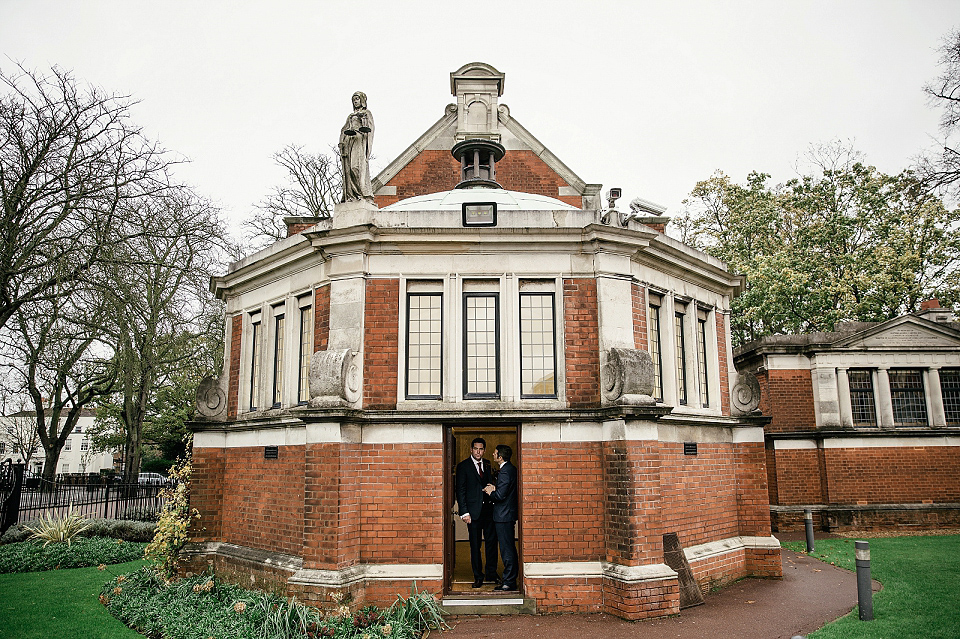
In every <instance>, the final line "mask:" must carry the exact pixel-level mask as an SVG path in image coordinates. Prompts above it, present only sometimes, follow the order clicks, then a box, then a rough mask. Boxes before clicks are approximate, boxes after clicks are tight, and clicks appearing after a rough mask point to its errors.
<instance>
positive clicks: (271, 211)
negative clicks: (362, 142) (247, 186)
mask: <svg viewBox="0 0 960 639" xmlns="http://www.w3.org/2000/svg"><path fill="white" fill-rule="evenodd" d="M273 160H274V162H276V163H277V164H278V165H279V166H281V167H283V168H284V169H285V170H286V181H285V182H284V183H283V184H282V185H280V186H277V187H275V188H274V190H273V192H272V193H271V194H270V195H268V196H267V197H266V198H264V199H263V200H262V201H261V202H260V203H259V204H257V206H256V211H255V212H254V213H253V215H252V216H251V217H250V218H249V219H248V220H246V221H245V222H244V223H243V227H244V229H245V231H246V234H247V237H248V241H249V242H250V244H251V246H252V247H253V248H262V247H264V246H267V245H269V244H272V243H273V242H276V241H278V240H282V239H283V238H285V237H287V225H286V223H285V222H284V218H286V217H306V218H324V217H330V216H332V215H333V205H334V204H335V203H336V202H339V201H340V194H341V191H342V180H343V178H342V176H341V175H340V163H339V161H337V160H335V158H334V157H333V156H331V155H326V154H323V153H316V154H314V153H306V152H304V150H303V148H302V147H300V146H297V145H294V144H290V145H288V146H286V147H284V148H283V150H281V151H278V152H277V153H275V154H274V155H273Z"/></svg>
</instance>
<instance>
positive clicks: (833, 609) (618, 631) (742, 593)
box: [433, 550, 879, 639]
mask: <svg viewBox="0 0 960 639" xmlns="http://www.w3.org/2000/svg"><path fill="white" fill-rule="evenodd" d="M878 588H879V584H878V583H877V582H874V590H877V589H878ZM856 605H857V577H856V575H855V574H854V573H852V572H848V571H846V570H841V569H840V568H836V567H835V566H831V565H830V564H825V563H823V562H821V561H818V560H816V559H811V558H810V557H807V556H806V555H804V554H801V553H795V552H790V551H788V550H784V551H783V580H772V579H744V580H742V581H739V582H737V583H735V584H733V585H731V586H728V587H726V588H723V589H722V590H720V591H719V592H716V593H713V594H710V595H707V597H706V603H705V604H704V605H702V606H696V607H694V608H686V609H684V610H682V611H681V613H680V614H679V615H678V616H676V617H670V618H666V619H652V620H647V621H639V622H629V621H623V620H622V619H618V618H617V617H614V616H612V615H604V614H592V615H517V616H497V617H473V616H470V617H467V616H464V617H460V618H458V619H457V620H456V625H455V627H454V629H453V630H451V631H448V632H444V633H442V634H441V635H437V634H436V633H433V636H439V637H440V638H441V639H442V638H444V637H449V638H450V639H461V638H464V639H466V638H469V639H484V638H488V637H489V638H490V639H494V638H495V639H505V638H511V639H586V638H587V637H604V639H665V638H667V637H678V638H680V639H708V638H709V639H715V638H716V637H737V638H738V639H780V638H783V639H790V637H793V636H795V635H806V634H807V633H810V632H813V631H814V630H816V629H817V628H820V627H821V626H823V625H824V624H826V623H828V622H830V621H833V620H834V619H837V618H838V617H841V616H843V615H845V614H847V613H848V612H850V611H851V610H852V609H853V608H854V607H855V606H856Z"/></svg>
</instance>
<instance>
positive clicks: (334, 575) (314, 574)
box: [287, 564, 443, 588]
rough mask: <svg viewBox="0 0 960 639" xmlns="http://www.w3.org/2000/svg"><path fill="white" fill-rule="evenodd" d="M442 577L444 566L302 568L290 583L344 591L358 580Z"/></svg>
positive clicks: (406, 565)
mask: <svg viewBox="0 0 960 639" xmlns="http://www.w3.org/2000/svg"><path fill="white" fill-rule="evenodd" d="M442 578H443V564H356V565H354V566H350V567H349V568H344V569H342V570H314V569H309V568H302V569H300V570H298V571H297V572H296V573H294V575H293V576H292V577H290V578H289V579H288V580H287V583H289V584H295V585H300V586H315V587H320V588H344V587H346V586H349V585H351V584H354V583H356V582H358V581H416V580H434V579H442Z"/></svg>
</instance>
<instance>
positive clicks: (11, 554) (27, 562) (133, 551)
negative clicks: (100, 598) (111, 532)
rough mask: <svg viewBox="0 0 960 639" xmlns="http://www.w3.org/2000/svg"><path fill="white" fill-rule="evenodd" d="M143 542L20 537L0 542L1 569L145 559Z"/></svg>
mask: <svg viewBox="0 0 960 639" xmlns="http://www.w3.org/2000/svg"><path fill="white" fill-rule="evenodd" d="M145 547H146V544H144V543H137V542H128V541H123V540H122V539H109V538H106V537H77V538H75V539H74V540H73V541H72V543H70V544H66V543H53V544H49V545H47V546H44V545H43V544H41V543H40V542H37V541H21V542H17V543H13V544H5V545H3V546H0V573H8V572H38V571H41V570H56V569H58V568H85V567H87V566H97V565H100V564H120V563H124V562H127V561H134V560H136V559H143V549H144V548H145Z"/></svg>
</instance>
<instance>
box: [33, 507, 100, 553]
mask: <svg viewBox="0 0 960 639" xmlns="http://www.w3.org/2000/svg"><path fill="white" fill-rule="evenodd" d="M89 527H90V524H88V523H87V518H86V517H84V516H83V515H81V514H80V513H76V512H74V511H73V508H72V507H71V508H70V510H69V511H67V513H66V514H65V515H60V516H57V517H54V516H53V515H51V514H50V512H49V511H47V512H46V513H44V514H43V515H41V517H40V521H39V523H37V524H36V525H35V526H27V530H29V531H30V539H40V540H43V545H44V546H46V545H47V544H49V543H62V542H64V541H65V542H67V545H68V546H69V545H70V544H71V543H72V542H73V538H74V537H76V536H77V535H78V534H79V533H81V532H83V531H84V530H86V529H87V528H89Z"/></svg>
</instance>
